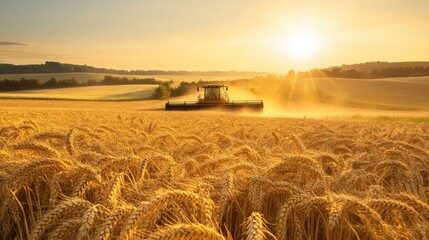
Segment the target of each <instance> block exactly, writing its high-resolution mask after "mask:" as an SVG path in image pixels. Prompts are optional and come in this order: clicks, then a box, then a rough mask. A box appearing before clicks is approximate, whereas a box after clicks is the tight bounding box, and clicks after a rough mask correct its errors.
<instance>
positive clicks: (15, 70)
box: [0, 61, 266, 76]
mask: <svg viewBox="0 0 429 240" xmlns="http://www.w3.org/2000/svg"><path fill="white" fill-rule="evenodd" d="M35 73H107V74H121V75H127V74H129V75H203V74H207V75H211V76H216V75H219V76H225V75H230V76H234V75H237V76H245V75H249V76H255V75H265V74H266V73H264V72H250V71H246V72H239V71H164V70H131V71H128V70H118V69H108V68H97V67H93V66H88V65H77V64H68V63H59V62H50V61H47V62H45V63H44V64H26V65H15V64H0V74H35Z"/></svg>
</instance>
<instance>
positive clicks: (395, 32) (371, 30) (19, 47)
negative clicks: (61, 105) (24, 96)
mask: <svg viewBox="0 0 429 240" xmlns="http://www.w3.org/2000/svg"><path fill="white" fill-rule="evenodd" d="M428 13H429V1H427V0H359V1H351V0H324V1H320V0H319V1H310V0H303V1H296V0H217V1H212V0H187V1H185V0H123V1H117V0H91V1H87V0H75V1H65V0H37V1H36V0H25V1H24V0H1V1H0V63H14V64H32V63H39V64H40V63H43V62H45V61H59V62H64V63H73V64H87V65H91V66H96V67H107V68H115V69H127V70H132V69H144V70H149V69H159V70H206V71H208V70H238V71H266V72H276V73H277V72H279V73H280V72H287V71H288V70H290V69H295V70H308V69H312V68H321V67H329V66H334V65H341V64H351V63H360V62H368V61H390V62H394V61H426V60H429V44H428V42H429V41H428V40H429V27H428V25H429V14H428Z"/></svg>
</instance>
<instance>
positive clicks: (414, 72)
mask: <svg viewBox="0 0 429 240" xmlns="http://www.w3.org/2000/svg"><path fill="white" fill-rule="evenodd" d="M296 76H297V77H300V78H309V77H317V78H323V77H336V78H360V79H371V78H395V77H421V76H429V67H423V66H416V67H389V68H383V69H373V70H371V71H357V70H356V69H342V68H341V67H337V68H331V69H313V70H310V71H304V72H301V71H299V72H298V73H297V74H296Z"/></svg>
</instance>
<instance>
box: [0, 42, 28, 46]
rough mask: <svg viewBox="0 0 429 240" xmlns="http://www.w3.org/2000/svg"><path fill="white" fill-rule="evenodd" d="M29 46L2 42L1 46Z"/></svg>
mask: <svg viewBox="0 0 429 240" xmlns="http://www.w3.org/2000/svg"><path fill="white" fill-rule="evenodd" d="M25 45H27V44H25V43H21V42H0V46H25Z"/></svg>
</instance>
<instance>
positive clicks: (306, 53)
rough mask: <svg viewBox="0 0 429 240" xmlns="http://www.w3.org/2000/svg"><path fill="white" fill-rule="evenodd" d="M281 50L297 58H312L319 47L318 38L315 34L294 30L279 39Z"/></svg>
mask: <svg viewBox="0 0 429 240" xmlns="http://www.w3.org/2000/svg"><path fill="white" fill-rule="evenodd" d="M280 48H281V51H282V52H283V53H284V54H286V55H288V56H291V57H293V58H295V59H297V60H306V59H309V58H312V57H313V56H314V55H315V54H316V53H317V51H318V50H319V48H320V39H319V37H318V36H317V35H316V34H312V33H309V32H296V33H293V34H290V35H289V36H288V37H285V38H284V39H283V40H282V41H281V45H280Z"/></svg>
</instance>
